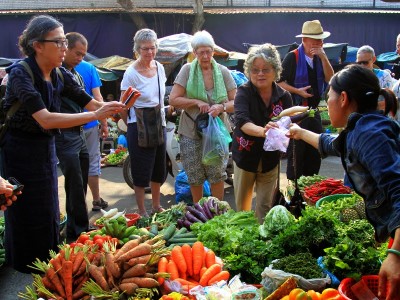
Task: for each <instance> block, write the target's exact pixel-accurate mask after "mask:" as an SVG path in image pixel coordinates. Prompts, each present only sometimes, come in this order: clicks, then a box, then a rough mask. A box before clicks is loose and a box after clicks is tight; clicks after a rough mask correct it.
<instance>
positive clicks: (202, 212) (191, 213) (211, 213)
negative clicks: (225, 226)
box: [177, 197, 231, 230]
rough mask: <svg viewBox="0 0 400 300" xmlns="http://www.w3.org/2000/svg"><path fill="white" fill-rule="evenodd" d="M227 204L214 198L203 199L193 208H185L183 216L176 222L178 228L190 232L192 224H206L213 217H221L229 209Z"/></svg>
mask: <svg viewBox="0 0 400 300" xmlns="http://www.w3.org/2000/svg"><path fill="white" fill-rule="evenodd" d="M230 208H231V207H230V205H229V203H228V202H225V201H220V200H219V199H218V198H215V197H203V198H201V199H200V201H199V202H198V203H196V204H194V205H193V206H187V211H186V213H185V215H184V216H183V217H182V218H181V219H178V220H177V224H178V227H180V228H181V227H186V228H187V229H188V230H191V228H190V227H191V225H192V224H194V223H206V222H207V221H208V220H211V219H212V218H214V217H215V216H218V215H222V214H224V213H226V212H227V211H228V210H229V209H230Z"/></svg>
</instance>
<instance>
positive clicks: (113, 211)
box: [103, 208, 118, 219]
mask: <svg viewBox="0 0 400 300" xmlns="http://www.w3.org/2000/svg"><path fill="white" fill-rule="evenodd" d="M117 213H118V208H112V209H110V210H109V211H107V212H106V213H105V214H103V217H104V218H107V219H109V218H111V217H113V216H115V215H116V214H117Z"/></svg>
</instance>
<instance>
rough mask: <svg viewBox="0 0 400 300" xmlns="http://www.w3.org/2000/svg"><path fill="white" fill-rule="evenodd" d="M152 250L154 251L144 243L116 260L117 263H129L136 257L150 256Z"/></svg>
mask: <svg viewBox="0 0 400 300" xmlns="http://www.w3.org/2000/svg"><path fill="white" fill-rule="evenodd" d="M151 249H152V247H151V245H149V244H145V243H142V244H140V245H138V246H136V247H134V248H132V249H131V250H129V251H128V252H126V253H124V254H122V255H121V256H120V257H119V258H117V259H116V261H117V262H118V261H128V260H130V259H131V258H134V257H139V256H143V255H148V254H150V252H151ZM120 252H121V251H120ZM120 252H118V253H120Z"/></svg>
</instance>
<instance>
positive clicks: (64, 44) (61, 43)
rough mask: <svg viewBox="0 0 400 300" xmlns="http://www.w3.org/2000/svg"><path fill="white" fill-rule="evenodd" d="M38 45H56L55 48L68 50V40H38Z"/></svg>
mask: <svg viewBox="0 0 400 300" xmlns="http://www.w3.org/2000/svg"><path fill="white" fill-rule="evenodd" d="M38 42H40V43H56V45H57V48H62V47H64V48H68V40H67V39H64V40H38Z"/></svg>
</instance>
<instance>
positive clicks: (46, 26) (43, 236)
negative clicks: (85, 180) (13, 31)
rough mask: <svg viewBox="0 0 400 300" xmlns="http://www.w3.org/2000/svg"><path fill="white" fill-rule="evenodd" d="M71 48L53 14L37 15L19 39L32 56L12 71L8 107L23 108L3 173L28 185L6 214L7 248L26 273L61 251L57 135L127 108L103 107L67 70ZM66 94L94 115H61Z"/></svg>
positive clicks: (7, 145)
mask: <svg viewBox="0 0 400 300" xmlns="http://www.w3.org/2000/svg"><path fill="white" fill-rule="evenodd" d="M67 45H68V42H67V40H66V39H65V35H64V30H63V25H62V24H61V23H60V22H58V21H57V20H55V19H54V18H52V17H50V16H45V15H39V16H35V17H33V18H32V19H31V20H30V21H29V23H28V25H27V27H26V28H25V30H24V31H23V33H22V35H21V36H20V37H19V47H20V49H21V52H22V53H23V54H24V55H25V57H26V58H25V59H24V60H23V63H19V62H18V63H15V64H13V65H12V66H10V67H9V68H8V69H7V73H8V74H9V78H8V83H7V89H6V96H5V103H4V107H3V108H2V109H4V111H5V112H7V111H8V110H9V109H10V108H11V107H13V105H14V104H15V103H20V107H19V108H18V110H17V111H16V113H15V114H14V115H13V117H12V118H11V120H10V121H9V122H8V129H7V131H6V133H5V136H4V139H3V140H2V141H1V147H2V158H1V166H2V168H3V173H2V175H3V177H4V178H9V177H15V178H16V179H17V180H18V181H20V182H21V183H22V184H23V185H24V191H23V193H22V194H21V195H19V196H18V200H20V201H16V202H15V203H13V205H12V206H10V207H8V208H7V210H6V211H5V222H6V228H7V229H6V233H5V248H6V260H7V263H8V264H10V265H11V266H12V267H13V268H14V269H16V270H17V271H20V272H24V273H31V272H33V270H32V269H31V268H29V267H28V265H32V263H33V262H34V261H35V260H36V259H37V258H38V259H40V260H42V261H45V260H47V259H48V258H49V250H54V251H56V252H57V251H58V248H57V245H58V244H59V222H60V213H59V200H58V178H57V158H56V153H55V138H54V136H55V135H56V134H58V132H59V128H71V127H75V126H76V127H78V126H80V125H82V124H84V123H86V122H88V121H92V120H97V119H103V118H106V117H108V116H111V115H112V114H114V113H115V112H117V111H120V110H122V109H123V107H124V105H123V104H121V103H118V102H110V103H106V104H99V102H97V101H95V100H93V99H92V98H91V97H90V96H89V95H88V94H86V92H85V91H84V90H83V88H82V87H80V86H79V85H78V83H77V82H76V81H75V79H74V77H73V75H72V74H71V73H70V72H68V71H67V70H66V69H64V68H62V67H61V64H62V62H63V60H64V56H65V52H66V50H67ZM23 64H24V65H23ZM57 68H58V69H57ZM61 96H65V97H67V98H69V99H71V100H72V101H74V102H76V103H77V104H78V105H80V106H81V107H86V108H88V109H89V110H91V112H86V113H77V114H62V113H59V111H60V105H61Z"/></svg>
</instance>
